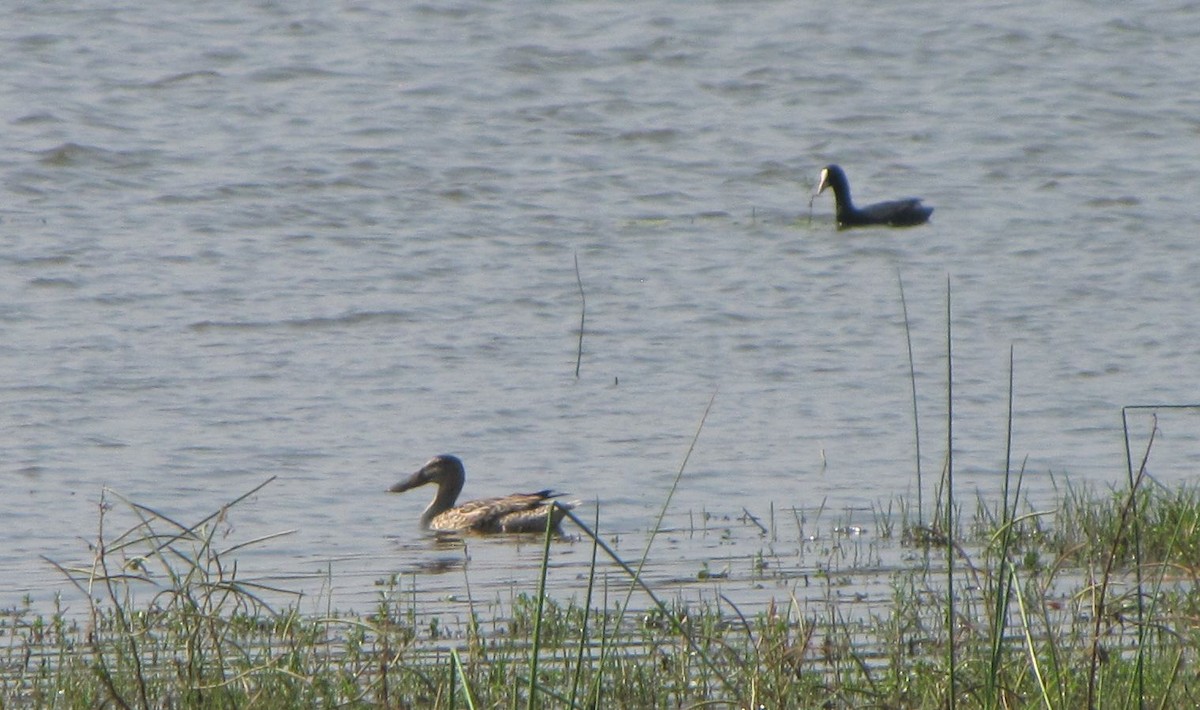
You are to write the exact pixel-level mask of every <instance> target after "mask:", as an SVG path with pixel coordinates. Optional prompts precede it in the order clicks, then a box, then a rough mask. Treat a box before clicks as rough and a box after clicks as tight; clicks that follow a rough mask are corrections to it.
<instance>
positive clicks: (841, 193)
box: [816, 165, 933, 229]
mask: <svg viewBox="0 0 1200 710" xmlns="http://www.w3.org/2000/svg"><path fill="white" fill-rule="evenodd" d="M827 187H828V188H832V189H833V200H834V203H835V204H836V207H837V224H838V229H847V228H850V227H867V226H887V227H911V226H913V225H917V224H924V223H925V222H928V221H929V215H931V214H933V208H932V207H926V206H924V205H922V204H921V200H919V199H917V198H915V197H914V198H909V199H906V200H893V201H890V202H877V203H875V204H873V205H867V206H866V207H855V206H854V202H853V201H852V200H851V199H850V181H849V180H847V179H846V173H845V171H843V170H842V169H841V168H840V167H838V166H837V165H826V166H825V169H824V170H822V171H821V181H820V182H819V183H818V184H817V192H816V194H817V195H819V194H821V193H822V192H824V191H825V188H827Z"/></svg>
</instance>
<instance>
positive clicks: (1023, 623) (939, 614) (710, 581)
mask: <svg viewBox="0 0 1200 710" xmlns="http://www.w3.org/2000/svg"><path fill="white" fill-rule="evenodd" d="M581 291H582V286H581ZM901 301H902V304H903V285H901ZM946 316H947V323H950V322H951V309H950V292H949V283H947V302H946ZM907 325H908V321H907V308H906V307H905V329H906V332H907ZM581 331H582V318H581ZM946 343H947V354H948V355H949V354H951V353H952V348H951V329H950V327H949V326H947V328H946ZM946 360H947V371H946V377H947V387H946V392H947V399H946V418H947V421H946V428H945V430H946V440H945V442H944V445H945V451H946V452H947V454H946V456H945V459H944V463H943V467H942V471H941V476H940V478H939V479H938V480H937V481H936V483H935V484H934V486H933V489H934V492H933V494H932V496H931V499H930V500H929V501H925V500H923V491H924V490H925V489H924V486H923V484H922V471H921V469H920V461H921V457H920V453H919V451H920V450H919V449H918V455H917V462H918V463H917V469H916V483H917V498H916V500H915V501H913V500H908V499H897V500H895V501H892V502H891V503H889V504H888V505H887V506H885V509H881V510H878V511H876V513H875V516H874V520H873V527H871V528H866V529H861V530H860V529H858V526H847V525H841V524H838V523H833V524H830V523H826V522H821V523H820V524H819V525H816V524H811V523H810V524H809V525H810V527H809V528H808V530H810V531H811V530H812V529H813V528H816V527H819V528H820V529H819V530H817V533H816V536H817V539H820V540H822V541H824V540H836V539H837V538H839V537H842V538H846V537H850V536H853V535H859V534H863V535H867V536H870V537H871V539H872V543H871V544H872V546H873V550H875V549H878V548H882V547H888V548H890V549H892V550H894V551H896V553H897V554H895V555H894V559H895V562H891V561H889V563H887V564H883V563H882V558H881V557H880V556H879V554H877V553H876V552H872V553H871V554H868V555H865V556H864V557H863V559H861V560H860V559H857V558H855V559H854V560H853V561H851V562H849V563H848V564H849V568H846V567H845V566H844V565H839V564H825V565H822V564H821V563H820V562H818V563H817V564H816V565H815V566H813V567H811V569H810V570H807V571H806V572H801V573H799V574H797V573H796V570H795V568H793V567H790V566H788V565H779V564H776V562H777V560H776V558H775V557H774V556H773V553H772V554H771V555H768V554H765V553H760V555H759V557H758V559H757V562H753V561H752V562H751V564H749V565H746V567H748V568H749V570H750V571H749V572H748V574H749V576H750V577H751V578H752V579H753V580H754V581H756V582H759V581H761V582H762V584H763V585H764V586H768V585H773V587H772V588H773V589H775V590H778V592H777V594H776V595H774V596H771V597H770V599H769V601H768V602H767V603H765V604H752V603H750V602H748V601H747V600H746V599H739V598H735V597H736V596H737V595H736V593H733V592H730V593H729V594H726V593H724V592H723V591H722V586H723V585H722V584H720V582H725V583H726V584H727V583H728V581H729V580H730V576H731V575H741V574H747V573H746V572H745V571H744V568H743V566H739V567H738V569H737V571H736V572H731V571H730V570H729V569H726V570H724V571H713V570H710V569H709V568H708V565H707V563H704V566H703V568H702V569H701V570H700V572H699V573H698V574H697V575H696V579H695V580H693V581H692V582H691V585H692V586H690V587H689V586H685V585H683V584H668V583H664V582H661V581H648V580H660V579H662V575H657V574H654V565H653V563H650V562H649V559H650V552H651V549H652V548H653V546H654V543H655V538H656V536H657V535H659V534H660V533H664V532H667V531H666V530H664V529H663V522H664V519H665V516H666V512H667V510H668V508H669V507H670V503H671V498H672V496H673V495H674V492H675V490H676V488H677V487H678V486H679V485H680V482H681V479H682V477H683V474H684V471H685V469H686V467H687V462H688V458H690V456H691V453H692V451H693V450H694V448H695V446H696V443H697V440H698V439H699V437H700V433H701V431H702V430H703V427H704V422H705V420H706V419H707V416H708V413H709V411H710V410H711V408H712V406H713V401H714V400H715V398H716V394H715V393H714V394H713V398H712V399H710V400H709V403H708V407H707V408H706V409H705V412H704V415H703V416H702V417H701V420H700V424H699V426H698V427H697V430H696V433H695V436H694V437H693V439H692V443H691V446H690V447H689V448H688V451H687V454H686V455H685V457H684V460H683V462H682V464H681V465H680V467H679V470H678V473H677V474H676V476H675V480H674V482H673V484H672V486H671V489H670V491H669V492H667V494H666V497H665V500H664V501H663V504H662V508H661V510H660V513H659V515H658V519H657V520H656V521H655V522H654V523H653V525H651V526H649V530H650V532H649V533H648V534H647V535H646V537H647V540H646V542H645V547H644V549H643V550H642V552H641V555H640V557H639V558H629V559H627V558H625V557H623V556H622V555H621V554H620V553H618V552H617V551H616V550H614V549H613V547H612V546H610V545H609V544H608V543H607V542H606V541H605V537H604V535H602V534H599V533H597V532H596V531H597V530H599V528H600V522H601V511H600V510H597V511H596V516H595V518H594V519H593V520H592V521H585V520H583V519H581V518H580V517H579V516H577V515H576V514H575V513H573V512H571V511H569V510H568V511H566V516H567V520H564V527H565V529H566V530H567V532H568V533H569V534H571V535H577V536H578V539H579V541H580V542H579V544H580V545H589V544H590V546H591V559H590V563H588V564H587V565H586V567H584V568H583V570H584V571H583V572H582V573H579V574H578V575H577V577H576V583H575V584H573V585H572V586H571V588H570V589H569V590H567V591H568V592H569V593H570V596H569V598H565V599H559V598H556V593H557V592H562V591H563V589H564V588H563V587H559V586H555V587H553V589H554V590H556V593H551V592H548V591H547V589H548V587H547V579H548V577H549V575H550V574H551V573H552V571H553V569H554V568H556V567H558V566H559V565H558V564H557V562H556V560H555V558H554V554H553V550H554V539H553V537H552V531H551V530H549V529H548V530H547V531H546V533H545V535H544V536H538V535H533V536H532V537H531V538H530V539H531V540H533V541H537V542H538V543H539V544H540V545H541V555H540V570H539V573H540V579H539V583H538V585H537V590H536V592H534V593H532V594H529V593H526V594H514V595H513V597H512V598H511V599H510V600H509V602H508V603H507V604H503V605H500V606H501V610H499V611H497V609H496V607H495V606H490V605H488V604H486V603H482V602H480V601H479V600H476V599H472V598H471V595H470V586H469V585H470V579H469V575H468V577H467V585H468V586H467V597H468V599H467V602H468V606H467V608H468V610H469V613H468V614H467V615H466V619H465V621H464V620H462V619H458V620H457V621H451V622H447V621H446V620H444V619H442V618H441V617H439V616H436V615H430V614H429V613H427V612H426V611H425V610H423V609H421V608H420V603H419V601H418V593H417V592H418V589H419V586H420V584H421V578H420V575H416V574H414V575H398V574H397V575H392V576H391V577H390V578H387V579H384V580H381V582H380V584H379V591H378V597H377V600H376V601H375V604H374V608H373V609H372V610H370V611H368V612H365V613H361V612H343V611H339V610H335V609H332V608H329V609H326V610H325V611H324V612H320V613H301V612H300V611H299V610H298V604H286V603H285V604H277V603H274V600H275V599H278V598H280V597H284V598H289V597H288V594H289V592H288V590H285V589H277V588H271V587H267V586H264V585H262V584H259V583H255V582H251V581H246V580H244V579H241V578H239V576H238V564H237V553H238V551H239V550H242V549H245V548H247V547H252V546H254V547H257V546H261V545H269V544H270V542H271V541H272V540H273V539H274V538H276V537H278V536H279V535H286V534H287V533H279V534H278V535H270V536H266V537H262V538H258V539H255V540H250V541H247V542H243V543H240V544H236V545H233V546H231V547H227V548H225V549H218V548H217V547H216V545H215V541H216V538H217V531H218V529H219V528H221V527H222V522H223V521H225V520H227V519H228V518H229V516H231V515H234V514H235V513H236V509H237V506H238V505H239V504H240V503H242V502H243V501H245V499H246V498H248V497H250V496H251V495H253V494H254V493H256V492H257V491H258V490H260V489H261V488H263V487H264V486H266V485H268V484H269V483H270V482H271V480H273V479H268V480H266V481H264V482H263V483H262V484H260V485H259V486H257V487H255V488H254V489H253V490H251V491H249V492H248V493H246V494H244V495H242V496H240V497H238V498H237V499H235V500H233V501H231V502H230V503H229V504H227V505H225V506H223V507H222V508H221V509H220V510H217V511H214V512H213V513H211V514H210V515H208V516H205V517H204V518H202V519H201V520H199V521H195V522H180V521H176V520H173V519H171V518H170V517H168V516H165V515H163V514H161V513H159V512H157V511H155V510H154V509H152V508H149V507H147V506H145V505H141V504H139V503H135V502H132V501H129V500H126V499H124V498H123V497H121V496H120V495H118V494H116V493H114V492H112V491H108V490H106V491H105V492H104V493H103V494H102V498H101V501H100V507H99V510H100V514H99V521H98V529H97V533H96V537H95V540H94V542H93V543H92V545H91V551H92V553H93V556H92V560H91V561H90V563H89V564H86V565H82V566H78V567H73V566H67V565H64V564H61V563H59V562H56V561H53V560H47V562H48V563H49V564H52V565H54V566H55V567H56V568H57V569H58V570H59V571H60V572H61V573H62V575H63V576H64V578H65V579H66V580H67V583H68V585H69V586H70V587H73V589H67V590H66V591H65V592H60V593H59V595H58V596H57V597H56V605H55V609H54V611H53V612H52V613H48V614H46V613H36V612H35V611H34V610H33V609H32V608H31V604H27V605H26V606H25V607H24V608H14V609H8V610H3V611H0V708H8V707H56V708H59V707H61V708H83V707H118V708H176V707H178V708H294V707H327V708H333V707H339V708H341V707H351V708H359V707H361V708H375V707H379V708H422V709H424V708H447V709H451V708H522V707H524V708H528V709H531V710H532V708H589V709H592V708H597V709H598V708H639V709H640V708H753V709H755V710H758V709H760V708H763V709H766V708H772V709H773V708H810V707H811V708H886V709H897V710H898V709H902V708H917V709H923V708H930V709H933V708H938V709H941V708H950V709H951V710H954V709H955V708H958V707H963V708H986V709H993V708H995V709H1002V708H1036V707H1042V708H1072V709H1073V708H1089V709H1090V708H1176V707H1198V706H1200V683H1196V682H1195V679H1196V677H1197V675H1198V673H1200V671H1198V665H1197V664H1198V663H1200V584H1197V582H1198V581H1200V580H1198V577H1200V487H1196V486H1192V485H1182V486H1179V487H1177V488H1168V487H1166V486H1163V485H1162V484H1161V483H1159V482H1158V481H1157V480H1156V479H1154V478H1152V477H1151V476H1149V475H1148V474H1147V472H1146V464H1147V461H1148V459H1149V457H1150V452H1151V449H1152V448H1153V445H1154V437H1155V434H1156V433H1157V419H1156V418H1155V419H1154V420H1153V424H1152V426H1151V431H1150V433H1149V441H1148V442H1147V444H1146V446H1145V450H1144V452H1142V454H1141V457H1140V462H1139V461H1136V460H1135V458H1134V454H1135V452H1134V451H1132V449H1131V446H1130V443H1129V442H1130V433H1129V425H1128V422H1129V414H1130V413H1131V412H1139V413H1140V414H1143V415H1144V414H1152V415H1154V416H1155V417H1157V414H1156V412H1157V411H1158V410H1168V409H1190V410H1196V411H1200V405H1156V406H1134V407H1125V408H1124V409H1123V410H1122V415H1123V418H1124V421H1125V442H1126V447H1125V450H1126V462H1125V463H1126V468H1127V474H1128V475H1127V480H1126V481H1125V483H1124V484H1123V485H1122V486H1120V487H1114V488H1112V489H1111V490H1099V489H1096V488H1093V487H1089V486H1083V487H1078V486H1073V485H1071V484H1069V483H1068V484H1066V485H1065V486H1064V487H1061V488H1058V489H1057V494H1056V499H1055V500H1053V501H1052V502H1051V504H1050V505H1049V506H1044V507H1042V508H1040V509H1035V508H1034V507H1033V506H1032V505H1031V504H1030V502H1029V501H1028V500H1027V499H1026V498H1025V497H1024V496H1023V494H1022V485H1021V484H1022V481H1023V477H1024V466H1023V465H1022V466H1019V467H1016V469H1015V470H1014V467H1013V465H1012V456H1011V449H1012V437H1011V432H1012V390H1013V386H1012V356H1011V352H1010V360H1009V416H1008V433H1009V435H1008V439H1007V441H1008V443H1007V446H1006V451H1005V455H1004V469H1003V471H1002V473H1003V476H1002V477H999V480H1000V491H998V492H997V494H996V496H995V498H994V499H985V498H984V496H983V494H977V496H976V499H975V505H974V509H973V511H972V510H971V509H970V503H969V502H968V501H964V500H963V499H962V498H961V497H960V496H958V495H957V494H956V491H955V489H954V485H953V484H954V478H953V474H954V465H953V464H954V461H953V454H952V452H953V451H954V446H953V443H954V442H953V427H952V424H953V423H954V417H953V408H952V403H953V386H952V385H953V382H954V379H953V374H954V373H953V361H952V358H951V357H949V356H948V357H947V358H946ZM909 363H910V372H912V370H913V368H912V366H911V365H912V355H911V346H910V350H909ZM912 389H913V402H914V407H913V425H914V434H915V438H916V441H917V445H918V446H920V445H921V442H922V432H921V429H920V426H919V420H918V417H917V414H918V412H917V409H916V405H915V403H916V401H917V391H916V382H915V375H913V388H912ZM110 499H112V500H113V501H115V502H111V501H110ZM926 503H928V504H929V507H928V508H927V507H926ZM117 511H125V512H127V513H128V514H129V515H131V516H132V519H133V520H134V521H135V522H133V524H132V525H129V524H126V527H120V526H118V525H117V524H116V523H115V522H113V521H112V520H111V519H110V518H112V517H114V516H115V515H116V512H117ZM893 511H896V512H893ZM742 512H743V513H744V514H745V516H744V518H743V521H744V523H745V524H746V525H753V526H755V527H756V528H757V530H758V531H761V534H762V537H763V540H764V550H765V549H766V546H767V543H766V542H765V541H766V539H767V538H770V539H771V540H772V541H774V540H778V539H783V537H784V536H786V535H788V533H785V532H784V530H785V529H790V522H791V520H792V519H793V518H794V520H795V521H796V523H797V526H796V527H797V529H798V531H799V532H798V537H799V538H800V539H798V540H794V541H795V542H797V543H799V545H800V547H801V549H803V546H804V545H805V544H807V543H808V542H810V540H809V539H808V538H806V535H807V534H808V533H807V532H806V529H805V525H804V524H800V522H801V519H802V513H801V512H800V511H798V510H790V509H783V510H776V509H775V507H774V502H772V503H771V510H770V515H769V517H768V519H767V523H766V524H764V522H763V521H762V520H760V519H759V518H756V517H754V516H753V515H751V514H750V513H749V511H747V510H746V509H744V508H743V509H742ZM734 514H736V513H734ZM817 517H820V515H819V513H818V516H817ZM777 518H778V519H779V520H781V521H783V522H781V523H780V524H779V525H776V520H777ZM568 521H569V522H568ZM852 527H853V528H854V529H851V528H852ZM114 530H116V531H117V532H114ZM622 534H624V533H622ZM832 547H833V548H836V547H837V544H836V543H833V544H832ZM802 554H803V553H802ZM838 554H841V553H837V552H831V553H830V559H832V558H833V557H834V556H835V555H838ZM697 562H700V561H697ZM559 571H561V570H559ZM576 572H577V571H575V570H572V574H575V573H576ZM810 574H811V575H812V576H814V577H817V578H823V579H822V583H823V584H824V585H825V591H824V592H823V593H824V595H825V596H824V598H823V599H821V601H820V602H819V603H818V604H813V603H811V600H810V601H806V602H801V601H799V600H798V599H797V591H798V590H799V588H800V587H801V586H802V585H807V584H808V581H809V580H808V577H809V575H810ZM864 575H874V576H875V577H876V578H878V579H882V580H884V581H883V585H884V586H883V588H884V589H885V590H886V591H885V592H884V596H885V597H886V598H885V599H884V600H883V603H881V604H877V605H866V606H864V605H861V604H858V602H859V601H860V599H859V597H858V593H856V589H855V585H856V583H858V582H861V581H862V580H863V579H864V578H865V577H864ZM843 580H848V581H843ZM704 585H708V586H704ZM697 586H702V587H703V588H704V589H705V590H706V592H705V594H704V595H701V598H700V599H696V598H695V596H696V595H694V594H685V592H689V591H691V592H694V591H695V588H696V587H697ZM65 595H70V596H69V597H67V596H65ZM76 597H82V598H84V599H86V600H87V605H86V613H83V614H80V612H78V611H74V610H72V611H71V612H70V614H68V613H67V612H66V611H64V609H65V608H69V602H64V599H67V598H70V599H74V598H76ZM290 598H296V599H298V597H290ZM757 598H758V599H760V600H761V599H762V598H763V596H762V595H761V594H760V595H759V596H758V597H757ZM64 604H66V605H67V606H64ZM489 612H491V613H490V614H489ZM81 616H82V617H83V618H80V617H81Z"/></svg>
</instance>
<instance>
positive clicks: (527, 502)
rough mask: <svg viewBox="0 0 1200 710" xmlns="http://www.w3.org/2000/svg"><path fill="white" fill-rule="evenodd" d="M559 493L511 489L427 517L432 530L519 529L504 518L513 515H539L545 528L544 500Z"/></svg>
mask: <svg viewBox="0 0 1200 710" xmlns="http://www.w3.org/2000/svg"><path fill="white" fill-rule="evenodd" d="M557 495H559V494H557V493H554V492H553V491H550V490H544V491H538V492H537V493H512V494H510V495H506V496H499V497H497V498H480V499H478V500H471V501H467V502H466V503H463V504H462V505H460V506H458V507H455V508H451V509H450V510H447V511H446V512H444V513H442V514H441V515H438V516H437V517H435V518H434V519H433V520H431V521H430V523H429V527H430V529H432V530H461V531H471V532H481V533H497V532H518V531H515V530H509V529H508V526H507V525H506V524H505V521H506V520H507V519H508V518H511V517H512V516H514V515H523V516H535V517H540V518H541V520H542V526H541V528H540V529H543V530H544V529H545V527H546V523H545V519H546V518H545V516H546V512H545V511H546V508H545V503H546V501H548V500H549V499H551V498H554V497H555V496H557Z"/></svg>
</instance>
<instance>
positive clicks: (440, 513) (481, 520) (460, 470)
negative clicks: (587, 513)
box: [388, 455, 575, 534]
mask: <svg viewBox="0 0 1200 710" xmlns="http://www.w3.org/2000/svg"><path fill="white" fill-rule="evenodd" d="M466 478H467V474H466V469H465V468H464V467H463V463H462V461H461V460H459V458H458V457H457V456H448V455H443V456H435V457H434V458H432V459H430V460H429V462H428V463H426V464H425V465H424V466H422V467H421V469H420V470H419V471H417V472H416V473H414V474H413V475H411V476H409V477H408V478H406V479H405V480H403V481H401V482H399V483H397V484H396V485H394V486H392V487H391V488H389V489H388V490H389V491H390V492H392V493H403V492H404V491H407V490H410V489H413V488H416V487H418V486H423V485H425V484H427V483H434V484H436V485H437V493H436V494H434V497H433V501H432V502H431V503H430V504H429V507H427V508H426V509H425V512H424V513H422V514H421V527H423V528H425V529H426V530H434V531H438V532H470V533H480V534H494V533H528V532H544V531H545V530H546V518H547V517H549V518H550V525H551V527H552V528H553V529H555V530H558V528H559V524H560V523H561V522H562V519H563V516H564V515H566V511H567V510H568V509H570V508H573V507H575V504H574V503H570V502H568V503H557V504H556V503H555V502H554V500H553V499H554V498H555V497H556V496H557V495H558V494H556V493H554V492H552V491H550V490H544V491H538V492H536V493H512V494H509V495H506V496H500V497H498V498H481V499H479V500H472V501H467V502H466V503H463V504H462V505H459V506H455V505H454V503H455V501H457V500H458V494H459V493H461V492H462V488H463V483H464V482H465V481H466Z"/></svg>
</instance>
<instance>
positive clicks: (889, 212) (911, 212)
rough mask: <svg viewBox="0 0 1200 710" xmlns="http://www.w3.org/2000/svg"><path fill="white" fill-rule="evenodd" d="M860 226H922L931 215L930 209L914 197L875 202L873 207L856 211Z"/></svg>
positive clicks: (869, 206)
mask: <svg viewBox="0 0 1200 710" xmlns="http://www.w3.org/2000/svg"><path fill="white" fill-rule="evenodd" d="M857 213H858V214H857V217H858V218H859V220H860V221H859V223H860V224H887V225H891V226H893V227H910V226H912V225H915V224H924V223H925V222H927V221H929V215H931V214H933V208H932V207H926V206H925V205H923V204H921V200H920V199H918V198H915V197H912V198H909V199H906V200H892V201H890V202H876V203H875V204H873V205H867V206H866V207H860V208H858V210H857Z"/></svg>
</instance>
